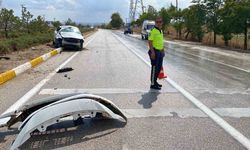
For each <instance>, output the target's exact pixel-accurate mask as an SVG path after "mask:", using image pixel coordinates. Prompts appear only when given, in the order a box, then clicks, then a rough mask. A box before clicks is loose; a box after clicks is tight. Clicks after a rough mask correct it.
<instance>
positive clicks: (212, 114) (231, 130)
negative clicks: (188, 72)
mask: <svg viewBox="0 0 250 150" xmlns="http://www.w3.org/2000/svg"><path fill="white" fill-rule="evenodd" d="M112 34H113V35H114V36H115V37H116V38H117V39H118V40H119V41H120V42H121V43H122V44H123V45H124V46H125V47H127V48H128V49H129V50H130V51H131V52H132V53H134V54H135V55H136V56H137V57H138V58H140V59H141V60H142V61H143V62H145V64H147V65H148V66H149V67H150V63H149V62H147V61H146V60H145V59H144V58H143V57H141V56H140V55H139V54H138V53H137V52H136V51H135V50H134V49H132V48H130V47H129V46H128V44H126V43H125V42H124V41H122V39H121V38H120V37H118V36H117V35H115V34H114V33H112ZM166 81H168V82H169V83H170V84H171V85H172V86H173V87H175V88H176V89H177V90H178V91H180V92H181V93H182V94H183V95H184V96H185V97H186V98H187V99H188V100H189V101H190V102H192V103H193V104H194V105H195V106H196V107H198V108H199V109H200V110H202V111H203V112H204V113H205V114H207V115H208V116H209V117H210V118H211V119H212V120H213V121H214V122H216V123H217V124H218V125H219V126H220V127H221V128H223V129H224V130H225V131H226V132H227V133H228V134H230V135H231V136H232V137H233V138H234V139H236V140H237V141H238V142H240V143H241V144H242V145H243V146H245V147H246V148H247V149H250V141H249V139H248V138H247V137H245V136H244V135H243V134H241V133H240V132H239V131H238V130H236V129H235V128H234V127H233V126H231V125H230V124H229V123H227V122H226V121H225V120H223V119H222V118H221V117H220V116H219V115H217V114H216V113H215V112H213V111H212V110H211V109H210V108H208V107H207V106H206V105H204V104H203V103H201V102H200V101H199V100H198V99H196V98H195V97H194V96H193V95H192V94H190V93H189V92H188V91H186V90H185V89H183V88H182V87H181V86H179V85H178V84H177V83H175V82H174V81H173V80H171V79H170V78H169V77H168V78H167V79H166Z"/></svg>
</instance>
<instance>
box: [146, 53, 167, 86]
mask: <svg viewBox="0 0 250 150" xmlns="http://www.w3.org/2000/svg"><path fill="white" fill-rule="evenodd" d="M154 51H155V59H154V60H152V59H151V57H150V55H151V51H150V50H149V51H148V54H149V58H150V60H151V66H152V68H151V78H150V81H151V85H155V84H156V83H157V78H158V75H159V74H160V71H161V67H162V63H163V57H164V56H163V53H162V52H161V51H159V50H154Z"/></svg>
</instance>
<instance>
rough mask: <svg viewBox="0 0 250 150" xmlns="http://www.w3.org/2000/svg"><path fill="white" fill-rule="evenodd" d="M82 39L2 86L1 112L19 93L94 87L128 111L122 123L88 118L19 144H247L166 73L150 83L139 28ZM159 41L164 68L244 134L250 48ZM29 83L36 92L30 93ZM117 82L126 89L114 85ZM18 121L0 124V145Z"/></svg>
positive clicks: (141, 148) (249, 133)
mask: <svg viewBox="0 0 250 150" xmlns="http://www.w3.org/2000/svg"><path fill="white" fill-rule="evenodd" d="M87 43H88V44H87V45H86V48H85V50H83V51H80V52H75V51H69V50H67V51H64V52H63V53H62V54H60V55H58V56H56V57H53V58H52V59H50V60H49V61H47V62H45V63H44V64H42V65H40V66H38V67H37V68H35V69H33V70H31V71H29V72H27V73H24V74H22V75H20V76H18V77H17V78H15V79H14V80H12V81H10V82H8V83H7V84H4V85H2V86H0V97H1V98H0V102H1V105H0V113H3V112H4V111H5V110H7V109H8V108H9V107H10V106H11V105H12V104H14V103H15V102H17V101H18V100H20V99H21V98H24V97H23V96H24V95H25V94H26V96H27V95H29V96H28V97H30V99H27V97H26V99H27V100H28V102H31V101H34V100H36V99H39V98H44V97H47V96H50V95H55V94H63V93H65V92H74V91H76V90H80V91H88V92H90V93H96V94H98V92H99V94H98V95H101V96H104V97H106V98H108V99H110V100H111V101H113V102H114V103H115V104H116V105H117V106H118V107H120V108H121V109H122V110H123V111H124V112H125V114H126V115H127V116H128V118H129V119H128V123H127V124H124V123H121V122H119V121H112V120H86V121H85V124H84V125H81V126H78V127H71V128H70V129H68V130H66V129H64V128H61V129H55V131H56V132H50V133H45V134H41V135H33V136H32V138H30V139H29V140H28V141H27V142H25V144H24V145H22V146H21V147H20V149H115V150H116V149H117V150H120V149H124V150H130V149H131V150H146V149H148V150H151V149H170V150H172V149H197V150H198V149H209V150H210V149H218V150H221V149H227V150H228V149H245V148H244V147H243V145H241V144H240V143H239V142H238V141H237V140H235V139H234V138H233V137H232V136H230V135H229V134H228V133H227V132H226V131H225V130H223V129H222V128H221V127H220V126H219V125H218V124H217V123H215V122H214V121H213V120H212V119H211V118H210V117H208V116H207V115H206V114H204V113H203V112H202V111H201V110H200V109H199V108H197V107H196V106H195V105H193V104H192V103H191V102H190V101H189V100H188V99H187V98H185V97H184V96H183V94H182V93H181V92H179V90H178V89H176V88H174V87H173V86H171V85H170V84H169V83H168V82H167V81H165V80H163V81H161V83H162V84H163V89H162V91H161V92H155V91H151V90H150V89H149V85H150V79H149V78H150V77H149V75H150V68H149V66H147V65H146V64H145V62H143V60H144V61H149V60H148V56H147V51H148V50H147V49H148V47H147V43H146V41H142V40H140V38H139V36H138V35H133V36H126V35H123V34H122V33H121V32H119V31H108V30H99V31H98V32H96V33H95V34H94V35H92V36H91V37H89V38H88V39H87ZM165 48H166V57H165V59H164V69H165V72H166V73H167V75H168V76H169V77H170V78H171V79H173V80H174V81H175V82H176V83H178V84H179V85H180V86H181V87H183V88H184V89H186V90H187V91H188V92H189V93H190V94H192V95H193V96H194V97H196V98H197V99H198V100H199V101H200V102H202V103H203V104H205V105H206V106H208V107H209V108H210V109H211V110H213V111H215V112H216V113H217V114H218V115H220V116H221V117H222V118H223V119H224V120H225V121H227V122H228V123H229V124H230V125H232V126H233V127H235V129H237V130H238V131H239V132H241V133H242V134H243V135H245V136H246V137H247V138H250V127H249V123H250V119H249V117H250V108H249V107H250V72H249V70H250V59H247V58H248V57H249V56H248V55H247V56H246V55H243V56H242V57H241V56H240V55H241V54H237V58H236V57H235V56H234V55H222V54H221V53H220V52H216V51H215V52H212V51H210V48H204V47H201V46H199V47H198V48H197V47H196V48H195V47H192V46H190V47H189V46H186V45H181V44H178V43H177V44H176V43H169V42H166V45H165ZM203 49H204V50H203ZM211 49H212V48H211ZM131 50H132V51H134V52H136V53H137V54H138V55H139V56H140V58H139V57H138V56H137V55H135V54H134V53H133V52H132V51H131ZM238 55H239V56H238ZM70 57H73V59H72V60H70V61H69V62H68V63H67V64H66V65H65V67H72V68H73V69H74V70H73V71H71V72H67V73H63V74H53V76H51V72H53V71H54V70H55V69H56V68H57V67H58V66H59V65H61V64H62V63H64V62H65V61H66V60H67V59H68V58H70ZM249 58H250V57H249ZM48 76H50V78H48ZM65 76H66V77H65ZM44 79H46V82H44V83H43V84H42V85H41V81H44ZM37 84H40V85H41V87H40V88H37ZM34 87H35V89H36V90H37V92H35V93H33V94H30V93H31V92H30V91H31V90H32V88H33V90H34ZM121 89H123V90H124V91H125V92H120V93H115V92H114V93H112V91H116V90H121ZM100 91H101V92H100ZM105 91H107V92H106V93H105ZM110 91H111V92H110ZM126 91H127V92H126ZM27 93H29V94H27ZM17 127H18V126H15V127H14V128H13V129H12V130H7V128H2V129H0V149H8V148H9V147H10V145H11V143H12V142H13V140H14V139H15V137H16V136H17V134H18V131H17Z"/></svg>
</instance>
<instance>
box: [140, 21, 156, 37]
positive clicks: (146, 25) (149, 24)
mask: <svg viewBox="0 0 250 150" xmlns="http://www.w3.org/2000/svg"><path fill="white" fill-rule="evenodd" d="M154 26H155V21H152V20H144V21H143V24H142V29H141V38H142V40H147V39H148V34H149V32H150V31H151V29H152V28H154Z"/></svg>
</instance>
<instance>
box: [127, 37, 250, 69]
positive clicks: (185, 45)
mask: <svg viewBox="0 0 250 150" xmlns="http://www.w3.org/2000/svg"><path fill="white" fill-rule="evenodd" d="M130 37H133V38H137V39H138V37H137V36H133V35H130ZM165 43H173V42H169V41H166V40H165ZM174 44H175V45H180V46H184V47H187V46H188V45H187V44H179V43H174ZM168 48H169V49H172V50H175V49H174V48H170V47H168ZM175 51H177V52H181V53H184V54H187V55H191V56H194V57H198V58H201V59H204V60H207V61H210V62H213V63H217V64H220V65H223V66H227V67H230V68H234V69H236V70H240V71H243V72H246V73H250V70H246V69H243V68H240V67H237V66H233V65H230V64H226V63H223V62H219V61H216V60H212V59H209V58H206V57H202V56H199V55H195V54H190V53H187V52H183V51H178V50H175Z"/></svg>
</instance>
